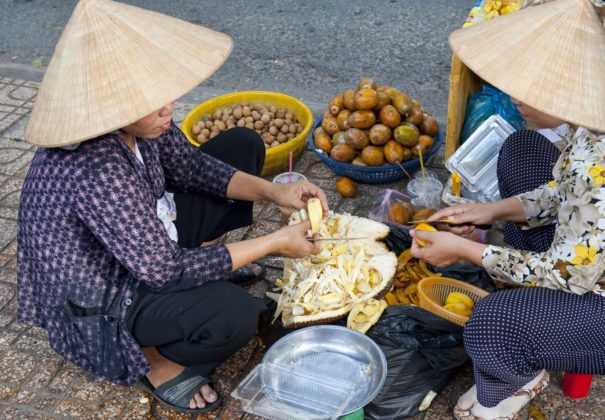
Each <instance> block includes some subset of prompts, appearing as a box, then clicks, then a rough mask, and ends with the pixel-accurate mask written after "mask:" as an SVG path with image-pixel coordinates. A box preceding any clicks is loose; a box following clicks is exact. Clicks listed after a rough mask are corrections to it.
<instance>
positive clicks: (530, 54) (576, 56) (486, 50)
mask: <svg viewBox="0 0 605 420" xmlns="http://www.w3.org/2000/svg"><path fill="white" fill-rule="evenodd" d="M450 45H451V47H452V50H453V52H454V54H456V55H457V56H458V57H459V58H460V60H461V61H462V62H463V63H464V64H465V65H466V66H468V67H469V68H470V69H471V70H472V71H473V72H475V73H476V74H477V75H478V76H480V77H481V78H482V79H483V80H485V81H486V82H488V83H490V84H492V85H494V86H496V87H497V88H499V89H501V90H502V91H504V92H506V93H507V94H509V95H511V96H512V97H514V98H517V99H518V100H520V101H522V102H524V103H526V104H528V105H529V106H531V107H533V108H535V109H537V110H539V111H542V112H544V113H546V114H548V115H551V116H554V117H557V118H560V119H562V120H564V121H567V122H570V123H573V124H576V125H578V126H582V127H586V128H590V129H593V130H597V131H605V95H603V92H605V30H604V28H603V23H602V21H601V19H600V18H599V17H598V16H597V13H596V12H595V10H594V7H593V6H592V4H591V3H590V1H588V0H558V1H553V2H549V3H545V4H542V5H540V6H534V7H528V8H526V9H523V10H521V11H519V12H516V13H513V14H510V15H505V16H500V17H497V18H495V19H493V20H492V21H489V22H484V23H480V24H477V25H474V26H471V27H468V28H463V29H460V30H457V31H455V32H453V33H452V34H451V35H450Z"/></svg>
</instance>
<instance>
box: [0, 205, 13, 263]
mask: <svg viewBox="0 0 605 420" xmlns="http://www.w3.org/2000/svg"><path fill="white" fill-rule="evenodd" d="M0 212H2V208H0ZM11 258H13V255H6V254H0V267H4V266H5V265H6V263H7V262H9V261H10V259H11Z"/></svg>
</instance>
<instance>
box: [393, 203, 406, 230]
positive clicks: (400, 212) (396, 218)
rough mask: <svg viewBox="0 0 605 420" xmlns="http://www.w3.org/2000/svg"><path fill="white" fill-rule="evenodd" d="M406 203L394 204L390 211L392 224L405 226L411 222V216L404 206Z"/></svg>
mask: <svg viewBox="0 0 605 420" xmlns="http://www.w3.org/2000/svg"><path fill="white" fill-rule="evenodd" d="M403 204H404V203H393V204H391V208H390V209H389V220H390V221H391V222H395V223H398V224H400V225H405V224H406V223H408V222H409V221H410V216H409V215H408V212H407V210H406V208H405V206H404V205H403Z"/></svg>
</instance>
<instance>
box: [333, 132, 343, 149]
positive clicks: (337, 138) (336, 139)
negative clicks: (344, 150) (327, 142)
mask: <svg viewBox="0 0 605 420" xmlns="http://www.w3.org/2000/svg"><path fill="white" fill-rule="evenodd" d="M341 143H346V141H345V133H344V131H338V132H336V133H334V135H333V136H332V146H336V145H337V144H341Z"/></svg>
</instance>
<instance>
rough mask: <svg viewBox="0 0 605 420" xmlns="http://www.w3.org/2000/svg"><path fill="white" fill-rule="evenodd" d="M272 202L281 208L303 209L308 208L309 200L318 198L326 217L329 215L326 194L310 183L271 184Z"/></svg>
mask: <svg viewBox="0 0 605 420" xmlns="http://www.w3.org/2000/svg"><path fill="white" fill-rule="evenodd" d="M271 185H272V190H273V191H272V194H271V197H272V201H273V202H274V203H275V204H277V205H278V206H281V207H289V208H294V209H302V208H305V207H306V206H307V200H308V199H309V198H311V197H317V198H319V200H320V201H321V206H322V207H323V209H324V216H327V215H328V200H327V198H326V194H325V193H324V192H323V190H322V189H321V188H319V187H318V186H317V185H315V184H312V183H310V182H309V181H298V182H294V183H291V184H271Z"/></svg>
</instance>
